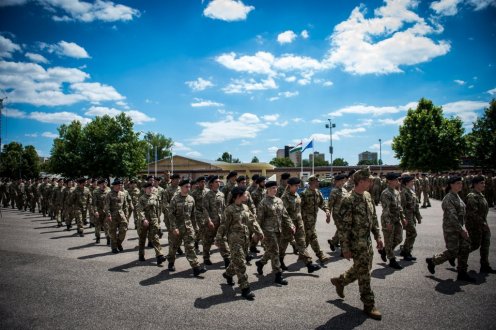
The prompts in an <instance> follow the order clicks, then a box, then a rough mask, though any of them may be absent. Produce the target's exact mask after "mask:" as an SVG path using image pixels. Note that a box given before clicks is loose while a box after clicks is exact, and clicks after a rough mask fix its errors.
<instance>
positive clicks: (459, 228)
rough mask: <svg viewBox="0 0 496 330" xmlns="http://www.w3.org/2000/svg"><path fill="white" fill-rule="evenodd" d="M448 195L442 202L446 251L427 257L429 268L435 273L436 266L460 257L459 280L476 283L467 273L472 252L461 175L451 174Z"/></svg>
mask: <svg viewBox="0 0 496 330" xmlns="http://www.w3.org/2000/svg"><path fill="white" fill-rule="evenodd" d="M447 184H448V186H447V187H446V196H445V197H444V199H443V202H442V208H443V234H444V241H445V242H446V251H444V252H443V253H440V254H436V255H434V256H433V257H432V258H427V259H426V260H425V261H426V262H427V269H428V270H429V272H430V273H431V274H434V273H435V272H436V271H435V266H437V265H440V264H442V263H444V262H446V261H447V260H450V259H454V258H458V263H457V270H458V277H457V280H459V281H466V282H470V283H475V278H473V277H471V276H470V275H468V273H467V268H468V265H467V261H468V255H469V253H470V239H469V236H468V233H467V231H466V230H465V228H464V224H465V213H466V206H465V203H464V202H463V201H462V200H461V198H460V196H458V193H459V192H460V191H461V190H462V187H463V183H462V178H461V177H460V176H451V177H450V178H449V179H448V180H447Z"/></svg>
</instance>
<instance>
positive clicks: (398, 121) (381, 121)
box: [377, 117, 405, 126]
mask: <svg viewBox="0 0 496 330" xmlns="http://www.w3.org/2000/svg"><path fill="white" fill-rule="evenodd" d="M404 120H405V117H401V118H398V119H392V118H386V119H378V120H377V122H378V123H379V124H382V125H396V126H399V125H401V124H403V121H404Z"/></svg>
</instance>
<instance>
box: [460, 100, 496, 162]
mask: <svg viewBox="0 0 496 330" xmlns="http://www.w3.org/2000/svg"><path fill="white" fill-rule="evenodd" d="M465 137H466V143H467V156H469V157H471V158H472V159H473V160H474V165H477V166H482V167H484V168H494V166H495V164H496V100H495V99H493V100H492V101H491V102H490V103H489V108H486V109H485V110H484V115H483V116H482V117H480V118H477V120H476V121H475V122H474V127H473V128H472V132H470V133H469V134H467V135H466V136H465Z"/></svg>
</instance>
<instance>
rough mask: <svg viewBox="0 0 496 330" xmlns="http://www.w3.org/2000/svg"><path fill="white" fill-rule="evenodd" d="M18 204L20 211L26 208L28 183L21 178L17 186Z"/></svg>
mask: <svg viewBox="0 0 496 330" xmlns="http://www.w3.org/2000/svg"><path fill="white" fill-rule="evenodd" d="M16 190H17V193H16V205H17V209H18V210H19V211H23V210H24V204H25V203H26V185H25V184H24V182H23V180H19V183H18V184H17V186H16Z"/></svg>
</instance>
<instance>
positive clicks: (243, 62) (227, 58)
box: [215, 52, 274, 75]
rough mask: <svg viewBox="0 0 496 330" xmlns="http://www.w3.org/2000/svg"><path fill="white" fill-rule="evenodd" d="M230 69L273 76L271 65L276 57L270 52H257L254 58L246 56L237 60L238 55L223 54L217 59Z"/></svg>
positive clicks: (232, 53)
mask: <svg viewBox="0 0 496 330" xmlns="http://www.w3.org/2000/svg"><path fill="white" fill-rule="evenodd" d="M215 60H216V61H217V62H218V63H220V64H222V65H223V66H225V67H226V68H228V69H231V70H234V71H238V72H247V73H260V74H267V75H273V74H274V71H272V69H271V65H272V63H273V62H274V55H272V54H271V53H268V52H257V53H256V54H255V55H254V56H249V55H244V56H240V57H239V58H237V56H236V53H234V52H231V53H227V54H222V55H220V56H218V57H217V58H216V59H215Z"/></svg>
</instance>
